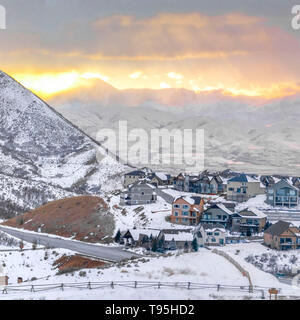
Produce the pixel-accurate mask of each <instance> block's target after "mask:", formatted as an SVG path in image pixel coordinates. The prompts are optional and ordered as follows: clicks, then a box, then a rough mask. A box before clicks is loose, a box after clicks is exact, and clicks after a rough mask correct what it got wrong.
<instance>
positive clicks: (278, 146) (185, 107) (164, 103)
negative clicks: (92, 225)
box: [51, 82, 300, 176]
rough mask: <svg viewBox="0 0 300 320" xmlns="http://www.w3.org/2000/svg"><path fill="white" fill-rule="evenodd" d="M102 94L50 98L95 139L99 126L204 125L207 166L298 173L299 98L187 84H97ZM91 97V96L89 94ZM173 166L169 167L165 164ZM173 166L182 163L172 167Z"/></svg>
mask: <svg viewBox="0 0 300 320" xmlns="http://www.w3.org/2000/svg"><path fill="white" fill-rule="evenodd" d="M94 90H95V92H98V93H99V96H97V95H96V96H95V95H94V96H93V97H92V96H89V94H88V93H87V92H85V91H83V92H82V91H81V90H80V91H76V92H72V95H70V96H66V97H65V98H62V97H60V99H58V98H57V97H55V98H54V99H53V101H52V102H51V103H52V105H54V106H55V107H56V108H57V110H58V111H59V112H61V113H62V114H63V115H64V116H65V117H66V118H68V119H69V120H70V121H72V122H73V123H75V124H76V125H78V126H79V127H80V128H81V129H82V130H83V131H85V132H86V133H88V134H89V135H90V136H92V137H94V138H96V135H97V132H98V130H99V129H101V128H103V127H105V128H113V129H116V130H117V129H118V124H119V120H127V121H128V129H129V130H130V129H133V128H143V129H145V130H146V131H147V132H150V130H151V129H153V128H158V129H160V128H167V129H173V128H177V129H196V128H201V129H204V130H205V167H206V169H210V170H223V169H225V168H232V169H233V170H235V171H246V172H250V173H252V172H256V173H262V174H274V173H278V174H289V175H296V176H298V175H299V172H300V160H299V159H300V143H299V137H300V126H299V123H300V122H299V121H300V120H299V119H300V108H299V107H300V98H299V97H289V98H285V99H282V100H276V101H275V100H274V101H263V100H262V99H258V98H247V97H244V98H241V97H230V96H226V95H223V94H222V93H220V92H218V91H215V92H207V93H201V94H196V93H195V92H193V91H189V90H185V89H164V90H149V89H138V90H133V89H132V90H122V91H118V90H116V89H114V90H113V89H112V87H109V90H108V91H107V95H106V96H105V99H104V98H103V96H104V91H105V88H104V87H103V85H102V84H101V83H100V82H99V83H98V84H96V85H95V86H94ZM87 97H89V98H87ZM164 169H169V168H164ZM173 169H175V171H177V172H178V171H180V170H181V169H183V168H180V167H174V168H173Z"/></svg>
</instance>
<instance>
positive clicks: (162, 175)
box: [155, 172, 168, 181]
mask: <svg viewBox="0 0 300 320" xmlns="http://www.w3.org/2000/svg"><path fill="white" fill-rule="evenodd" d="M155 175H156V176H157V177H158V178H159V179H160V180H162V181H167V180H168V176H167V175H166V174H165V173H163V172H155Z"/></svg>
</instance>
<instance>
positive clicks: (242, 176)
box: [228, 173, 259, 182]
mask: <svg viewBox="0 0 300 320" xmlns="http://www.w3.org/2000/svg"><path fill="white" fill-rule="evenodd" d="M228 181H229V182H259V181H258V180H257V179H255V178H252V177H250V176H248V175H246V174H245V173H241V174H240V175H238V176H236V177H233V178H231V179H229V180H228Z"/></svg>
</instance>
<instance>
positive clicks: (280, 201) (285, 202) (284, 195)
mask: <svg viewBox="0 0 300 320" xmlns="http://www.w3.org/2000/svg"><path fill="white" fill-rule="evenodd" d="M298 197H299V189H298V188H296V187H295V186H293V185H292V184H291V183H289V182H288V181H286V180H284V179H282V180H280V181H278V182H277V183H275V184H274V185H272V186H269V187H268V188H267V200H266V203H268V204H270V205H272V206H286V207H289V208H291V207H296V206H297V205H298V201H299V198H298Z"/></svg>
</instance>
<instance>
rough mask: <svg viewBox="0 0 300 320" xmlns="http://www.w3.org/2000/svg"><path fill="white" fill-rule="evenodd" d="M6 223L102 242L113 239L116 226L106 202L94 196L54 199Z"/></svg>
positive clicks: (77, 238)
mask: <svg viewBox="0 0 300 320" xmlns="http://www.w3.org/2000/svg"><path fill="white" fill-rule="evenodd" d="M3 225H7V226H11V227H15V228H22V229H27V230H32V231H36V232H39V231H40V232H42V233H50V234H55V235H59V236H63V237H68V238H69V237H72V238H73V239H76V240H81V241H86V242H102V243H109V242H111V241H112V237H113V232H114V228H115V223H114V218H113V215H112V214H111V213H109V208H108V206H107V204H106V202H105V201H104V200H103V199H101V198H99V197H94V196H80V197H72V198H66V199H62V200H58V201H53V202H50V203H48V204H46V205H44V206H41V207H39V208H37V209H35V210H32V211H29V212H27V213H24V214H23V215H20V216H17V217H14V218H12V219H10V220H7V221H5V222H4V223H3Z"/></svg>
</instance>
